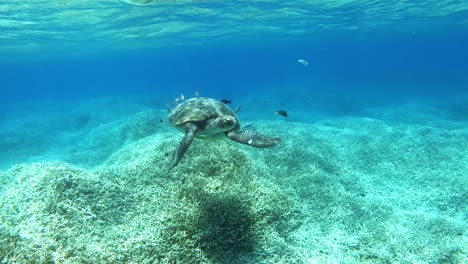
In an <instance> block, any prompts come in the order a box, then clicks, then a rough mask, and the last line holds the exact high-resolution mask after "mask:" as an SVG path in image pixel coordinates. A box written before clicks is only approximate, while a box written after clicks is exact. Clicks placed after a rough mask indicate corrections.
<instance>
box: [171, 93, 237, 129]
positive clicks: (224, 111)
mask: <svg viewBox="0 0 468 264" xmlns="http://www.w3.org/2000/svg"><path fill="white" fill-rule="evenodd" d="M219 116H232V117H234V118H236V120H237V122H238V123H239V120H238V119H237V116H236V114H234V112H233V111H232V110H231V108H229V106H227V105H226V104H224V103H223V102H221V101H218V100H216V99H212V98H204V97H199V98H192V99H189V100H187V101H185V102H183V103H181V104H179V105H178V106H177V107H176V108H174V109H173V110H172V112H171V114H170V115H169V121H170V122H171V124H172V125H173V126H175V127H182V126H184V124H186V123H189V122H194V123H200V122H201V123H203V122H205V121H207V120H208V119H211V118H216V117H219Z"/></svg>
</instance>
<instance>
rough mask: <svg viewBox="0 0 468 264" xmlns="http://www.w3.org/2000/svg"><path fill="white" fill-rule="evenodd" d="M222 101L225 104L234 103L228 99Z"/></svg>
mask: <svg viewBox="0 0 468 264" xmlns="http://www.w3.org/2000/svg"><path fill="white" fill-rule="evenodd" d="M220 101H221V102H223V103H225V104H230V103H232V102H231V101H230V100H228V99H221V100H220Z"/></svg>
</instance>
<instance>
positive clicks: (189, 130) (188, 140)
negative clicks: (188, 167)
mask: <svg viewBox="0 0 468 264" xmlns="http://www.w3.org/2000/svg"><path fill="white" fill-rule="evenodd" d="M197 132H198V128H197V126H195V125H194V124H190V123H189V124H187V125H186V126H185V136H184V138H183V139H182V141H180V144H179V147H178V148H177V150H176V152H175V153H174V159H173V160H172V163H171V167H170V168H169V169H173V168H174V167H175V166H177V164H179V162H180V160H181V159H182V157H183V156H184V154H185V152H186V151H187V149H188V148H189V147H190V144H192V141H193V139H194V138H195V135H196V134H197Z"/></svg>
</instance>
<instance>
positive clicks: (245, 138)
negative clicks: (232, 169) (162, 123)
mask: <svg viewBox="0 0 468 264" xmlns="http://www.w3.org/2000/svg"><path fill="white" fill-rule="evenodd" d="M169 121H170V122H171V124H172V125H173V126H174V127H176V128H177V129H179V130H182V131H183V132H184V133H185V136H184V138H183V139H182V141H181V142H180V144H179V147H178V148H177V150H176V152H175V154H174V159H173V161H172V164H171V167H170V168H171V169H172V168H174V167H175V166H177V164H179V162H180V160H181V159H182V157H183V156H184V154H185V152H186V151H187V149H188V147H189V146H190V144H191V143H192V140H193V139H194V138H195V137H197V138H203V139H218V138H224V137H227V138H229V139H231V140H234V141H237V142H239V143H242V144H246V145H249V146H252V147H257V148H267V147H273V146H275V145H277V144H279V143H280V142H281V139H279V138H275V137H268V136H264V135H261V134H258V133H255V132H252V131H241V130H240V123H239V119H238V118H237V116H236V114H235V113H234V111H232V110H231V108H229V106H227V105H226V104H224V103H222V102H221V101H218V100H216V99H212V98H205V97H199V98H192V99H189V100H187V101H184V102H183V103H181V104H179V105H177V107H176V108H174V109H173V110H172V111H171V113H170V114H169Z"/></svg>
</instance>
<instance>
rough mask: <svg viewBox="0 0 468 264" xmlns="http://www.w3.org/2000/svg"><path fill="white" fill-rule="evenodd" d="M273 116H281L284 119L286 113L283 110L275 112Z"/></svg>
mask: <svg viewBox="0 0 468 264" xmlns="http://www.w3.org/2000/svg"><path fill="white" fill-rule="evenodd" d="M275 115H282V116H284V117H288V112H286V111H284V110H278V111H276V112H275Z"/></svg>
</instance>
